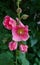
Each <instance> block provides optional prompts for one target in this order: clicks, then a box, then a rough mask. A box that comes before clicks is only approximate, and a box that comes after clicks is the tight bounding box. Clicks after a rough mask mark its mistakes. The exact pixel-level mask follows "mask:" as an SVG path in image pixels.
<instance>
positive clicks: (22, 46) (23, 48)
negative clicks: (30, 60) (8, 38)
mask: <svg viewBox="0 0 40 65" xmlns="http://www.w3.org/2000/svg"><path fill="white" fill-rule="evenodd" d="M20 51H21V52H23V53H25V52H27V51H28V46H27V45H23V44H21V45H20Z"/></svg>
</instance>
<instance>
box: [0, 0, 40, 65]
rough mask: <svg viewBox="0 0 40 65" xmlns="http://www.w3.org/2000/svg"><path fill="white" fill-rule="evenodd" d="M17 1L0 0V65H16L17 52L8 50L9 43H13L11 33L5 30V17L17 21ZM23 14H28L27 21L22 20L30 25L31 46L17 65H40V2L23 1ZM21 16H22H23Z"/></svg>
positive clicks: (32, 0)
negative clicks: (7, 16) (39, 22)
mask: <svg viewBox="0 0 40 65" xmlns="http://www.w3.org/2000/svg"><path fill="white" fill-rule="evenodd" d="M16 1H17V0H0V65H3V64H4V65H15V64H14V61H15V59H16V55H15V51H13V52H11V51H10V50H9V49H8V43H9V41H11V39H12V36H11V32H10V31H9V30H7V29H5V28H4V26H3V24H2V23H3V19H4V16H6V15H9V16H11V17H12V18H14V19H16V17H17V13H16V9H17V6H16ZM20 7H21V8H22V10H23V11H22V14H24V13H25V14H28V15H29V18H28V19H27V20H22V22H23V23H24V24H25V25H26V24H27V25H29V30H30V31H29V34H30V39H29V40H28V41H27V42H26V44H27V45H28V46H29V49H28V53H26V54H22V53H20V54H19V55H20V56H19V57H18V59H17V60H18V62H17V65H40V24H39V25H38V24H37V22H38V21H40V0H22V2H21V3H20ZM22 14H21V15H22Z"/></svg>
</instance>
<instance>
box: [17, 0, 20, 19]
mask: <svg viewBox="0 0 40 65" xmlns="http://www.w3.org/2000/svg"><path fill="white" fill-rule="evenodd" d="M19 4H20V1H19V0H17V7H18V8H20V6H19ZM17 15H18V18H19V19H20V13H18V14H17Z"/></svg>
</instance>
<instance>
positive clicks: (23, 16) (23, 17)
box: [21, 14, 29, 20]
mask: <svg viewBox="0 0 40 65" xmlns="http://www.w3.org/2000/svg"><path fill="white" fill-rule="evenodd" d="M28 17H29V15H26V14H24V15H22V17H21V19H24V20H25V19H27V18H28Z"/></svg>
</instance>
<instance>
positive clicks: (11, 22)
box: [3, 16, 16, 30]
mask: <svg viewBox="0 0 40 65" xmlns="http://www.w3.org/2000/svg"><path fill="white" fill-rule="evenodd" d="M3 25H4V27H5V28H6V29H8V30H11V29H12V26H15V25H16V21H15V20H14V19H13V18H11V17H10V16H5V17H4V21H3Z"/></svg>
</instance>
